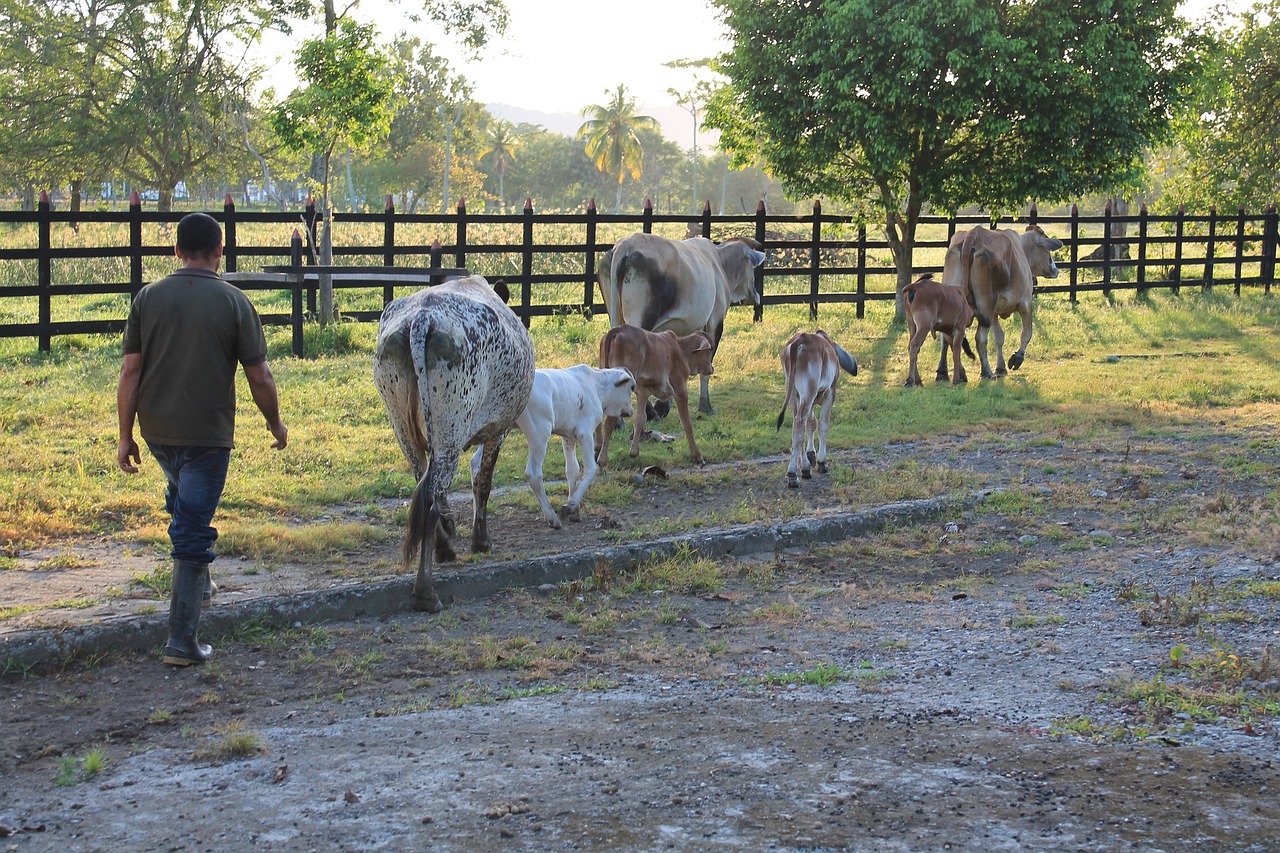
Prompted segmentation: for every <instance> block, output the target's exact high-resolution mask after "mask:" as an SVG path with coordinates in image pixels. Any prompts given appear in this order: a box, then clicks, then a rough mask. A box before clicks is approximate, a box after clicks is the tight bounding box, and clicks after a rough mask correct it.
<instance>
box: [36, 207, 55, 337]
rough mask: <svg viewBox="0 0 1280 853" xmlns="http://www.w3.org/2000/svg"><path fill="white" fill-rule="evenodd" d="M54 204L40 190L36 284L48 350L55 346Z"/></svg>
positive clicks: (41, 323)
mask: <svg viewBox="0 0 1280 853" xmlns="http://www.w3.org/2000/svg"><path fill="white" fill-rule="evenodd" d="M52 214H53V205H52V204H51V203H50V201H49V192H48V190H40V201H39V203H37V205H36V230H37V231H38V232H39V237H38V240H39V249H40V254H39V257H38V259H37V260H36V284H37V285H38V286H39V291H40V298H39V303H40V304H39V314H40V317H39V320H40V323H39V327H40V342H39V345H40V351H41V352H48V351H49V350H50V349H52V348H53V336H52V335H51V334H50V330H49V327H50V324H52V323H53V298H52V291H51V288H52V287H53V216H52Z"/></svg>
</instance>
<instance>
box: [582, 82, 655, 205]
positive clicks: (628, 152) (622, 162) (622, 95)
mask: <svg viewBox="0 0 1280 853" xmlns="http://www.w3.org/2000/svg"><path fill="white" fill-rule="evenodd" d="M635 109H636V99H635V98H631V97H628V96H627V87H626V86H624V85H623V84H621V83H619V84H618V88H617V89H616V90H615V91H614V92H613V93H612V95H611V98H610V100H609V102H608V103H607V104H604V105H600V104H591V105H590V106H588V107H584V108H583V110H582V113H581V115H582V116H583V117H584V118H585V117H586V116H588V115H589V116H590V118H589V119H587V121H585V122H583V123H582V125H581V126H580V127H579V128H578V134H577V137H578V139H580V140H585V141H586V147H585V149H584V150H585V151H586V152H587V156H588V157H590V158H591V162H592V163H594V164H595V167H596V168H597V169H599V170H600V171H601V172H603V173H604V174H606V175H608V176H610V177H611V178H613V179H614V180H615V181H616V183H617V188H616V189H617V196H616V199H615V203H614V210H615V211H619V210H621V209H622V184H623V182H624V181H626V179H627V178H628V176H629V177H630V178H631V179H632V180H639V179H640V176H641V175H643V174H644V147H643V146H642V145H641V144H640V138H639V137H638V136H637V135H636V132H637V131H639V130H641V129H646V130H660V126H659V125H658V121H657V119H655V118H653V117H651V116H642V115H636V112H635Z"/></svg>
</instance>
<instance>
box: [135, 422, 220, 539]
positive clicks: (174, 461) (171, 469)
mask: <svg viewBox="0 0 1280 853" xmlns="http://www.w3.org/2000/svg"><path fill="white" fill-rule="evenodd" d="M147 449H148V450H150V451H151V455H152V456H154V457H155V459H156V462H159V463H160V469H161V470H162V471H164V476H165V479H166V480H168V481H169V487H168V488H167V489H166V490H165V494H164V509H165V512H167V513H169V518H170V521H169V542H170V543H171V544H172V545H173V559H175V560H189V561H190V562H193V563H210V562H213V559H214V557H215V556H216V555H215V554H214V553H213V543H214V541H215V540H216V539H217V538H218V531H217V529H216V528H214V527H213V526H212V525H211V524H210V522H212V521H213V513H214V511H215V510H217V508H218V501H220V500H221V499H222V487H223V486H224V485H225V484H226V482H227V465H228V463H229V462H230V460H231V449H230V448H227V447H179V446H177V445H172V444H152V443H151V442H147Z"/></svg>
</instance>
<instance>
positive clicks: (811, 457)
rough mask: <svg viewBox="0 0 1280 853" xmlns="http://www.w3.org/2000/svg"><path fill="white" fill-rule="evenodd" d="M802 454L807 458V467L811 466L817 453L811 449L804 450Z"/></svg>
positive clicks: (816, 458)
mask: <svg viewBox="0 0 1280 853" xmlns="http://www.w3.org/2000/svg"><path fill="white" fill-rule="evenodd" d="M804 455H805V458H806V459H808V460H809V467H810V468H812V467H813V463H815V462H817V461H818V454H816V453H814V452H813V451H812V450H806V451H805V452H804Z"/></svg>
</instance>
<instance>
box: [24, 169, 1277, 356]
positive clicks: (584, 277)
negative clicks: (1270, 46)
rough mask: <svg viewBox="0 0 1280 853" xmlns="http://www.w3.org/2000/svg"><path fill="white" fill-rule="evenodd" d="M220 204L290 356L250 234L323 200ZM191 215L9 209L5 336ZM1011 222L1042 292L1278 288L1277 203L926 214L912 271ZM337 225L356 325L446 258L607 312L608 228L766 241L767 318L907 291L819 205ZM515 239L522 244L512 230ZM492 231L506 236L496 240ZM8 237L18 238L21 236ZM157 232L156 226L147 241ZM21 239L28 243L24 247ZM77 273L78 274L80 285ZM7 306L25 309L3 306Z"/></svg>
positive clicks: (563, 304) (104, 322)
mask: <svg viewBox="0 0 1280 853" xmlns="http://www.w3.org/2000/svg"><path fill="white" fill-rule="evenodd" d="M210 213H211V215H213V216H214V217H215V218H216V219H218V220H219V221H220V222H221V223H222V225H223V229H224V235H225V237H224V242H225V251H224V268H225V270H226V271H227V272H230V273H241V275H239V276H235V277H234V278H235V279H237V281H236V283H237V285H238V286H240V287H241V288H242V289H244V290H246V291H262V292H266V293H274V294H276V295H277V296H278V297H279V298H281V299H283V298H287V299H288V300H289V304H288V310H283V311H272V310H269V308H270V307H271V306H270V305H267V306H261V305H260V306H259V309H260V313H261V315H262V319H263V321H264V323H267V324H271V325H290V326H293V332H294V341H295V349H296V350H297V351H299V352H300V351H301V343H300V342H301V340H302V332H301V324H302V322H303V318H304V317H306V316H308V315H310V316H314V314H315V309H316V304H315V298H316V293H315V288H314V286H313V285H308V286H306V287H288V286H285V287H282V286H281V284H280V283H279V279H278V277H275V278H273V277H271V276H268V275H265V274H264V275H262V276H257V277H256V276H254V275H252V273H255V272H259V271H262V270H264V269H265V268H266V267H269V266H276V267H278V266H280V265H283V264H288V263H289V262H290V254H291V251H292V249H291V246H290V245H289V241H288V240H287V239H281V240H276V241H274V242H273V244H270V245H267V244H263V245H255V244H253V243H252V242H251V241H250V238H249V236H248V234H249V232H250V231H251V230H252V229H254V228H257V229H259V230H261V228H262V227H263V226H272V227H274V228H275V229H276V230H277V231H281V230H283V229H287V228H289V226H293V227H295V228H298V229H300V233H302V234H306V235H309V236H308V239H307V240H305V241H304V247H309V246H314V245H315V240H314V235H315V230H316V226H317V222H318V214H317V211H316V208H315V207H314V205H308V206H307V207H306V208H305V209H304V210H302V211H295V212H285V213H278V212H258V211H242V210H237V209H236V206H235V204H234V202H233V201H232V200H231V198H230V197H229V196H228V197H227V200H226V203H225V204H224V206H223V209H222V210H212V211H210ZM183 215H185V211H175V212H169V213H160V212H156V211H145V210H143V208H142V204H141V202H140V201H139V199H138V197H137V195H136V194H135V196H134V199H133V201H132V203H131V204H130V206H129V207H128V209H127V210H121V211H84V210H81V211H76V212H72V211H60V210H55V209H54V206H53V205H52V204H50V202H49V200H48V197H47V195H44V194H42V196H41V200H40V203H39V206H38V209H37V210H35V211H27V212H17V211H0V338H4V337H9V338H12V337H33V338H37V339H38V341H39V347H40V349H41V350H45V351H47V350H49V349H50V347H51V342H52V339H53V338H54V337H58V336H68V335H78V334H101V333H119V332H120V331H122V330H123V328H124V322H125V317H124V316H123V315H124V313H125V311H126V310H127V299H125V298H124V295H125V294H128V297H129V298H131V297H132V295H133V294H135V293H137V292H138V290H139V289H140V288H141V287H142V286H143V285H144V284H146V270H147V267H148V265H150V266H151V267H152V269H157V268H158V266H157V265H158V264H161V263H164V262H165V259H168V258H172V254H173V244H172V226H173V225H174V224H175V223H176V222H177V221H178V220H179V219H180V218H181V217H182V216H183ZM1015 221H1016V222H1019V223H1026V222H1034V223H1036V224H1039V225H1040V226H1042V227H1043V228H1044V229H1045V230H1046V231H1047V232H1049V233H1051V234H1053V235H1054V236H1057V237H1059V238H1060V239H1062V241H1063V243H1064V244H1065V246H1064V249H1063V250H1062V252H1061V253H1060V254H1063V255H1065V256H1066V258H1065V259H1064V260H1062V261H1061V262H1060V263H1059V267H1060V268H1061V269H1062V270H1063V275H1060V276H1059V277H1058V278H1057V279H1053V280H1041V281H1040V282H1038V284H1037V293H1038V294H1040V295H1042V296H1043V295H1048V294H1066V295H1067V298H1069V299H1071V300H1072V301H1075V300H1076V299H1077V297H1078V296H1079V294H1081V293H1087V292H1091V291H1100V292H1101V293H1102V294H1104V296H1107V297H1111V296H1112V295H1113V293H1114V292H1115V291H1117V290H1137V291H1139V292H1142V291H1147V290H1150V289H1153V288H1164V289H1168V290H1170V291H1172V292H1174V293H1177V292H1178V291H1179V290H1180V288H1182V287H1186V286H1199V287H1203V288H1210V287H1224V286H1231V287H1232V288H1233V292H1234V293H1235V294H1236V295H1237V296H1238V295H1240V293H1241V288H1242V287H1260V288H1262V289H1263V291H1264V292H1266V293H1268V294H1269V293H1270V291H1271V285H1272V284H1273V282H1274V281H1275V270H1276V249H1277V242H1278V238H1280V227H1278V223H1277V214H1276V211H1275V209H1274V207H1271V206H1269V207H1268V208H1267V210H1266V211H1264V212H1263V213H1260V214H1256V215H1246V213H1245V212H1244V210H1243V209H1241V210H1239V211H1238V212H1236V213H1235V214H1230V215H1225V214H1218V213H1217V212H1216V211H1210V213H1209V214H1207V215H1192V214H1187V213H1186V212H1185V211H1181V210H1180V211H1179V212H1178V213H1177V214H1176V215H1174V216H1154V215H1151V214H1150V213H1149V212H1148V211H1147V210H1146V208H1145V207H1143V208H1142V209H1141V211H1140V212H1139V213H1138V214H1137V215H1136V216H1126V217H1120V216H1116V215H1114V214H1113V213H1112V211H1111V209H1110V207H1108V208H1107V209H1106V210H1105V211H1104V213H1103V214H1102V215H1101V216H1084V215H1081V214H1080V212H1079V210H1078V209H1077V208H1076V207H1075V206H1073V207H1072V209H1071V212H1070V214H1068V215H1063V216H1042V215H1039V214H1038V212H1037V210H1036V209H1035V207H1032V208H1031V210H1030V211H1029V212H1028V214H1027V215H1026V216H1024V217H1019V218H1017V220H1015V219H1014V218H1012V217H1004V218H1001V219H998V220H994V221H993V220H992V219H991V218H990V217H986V216H962V217H950V218H944V217H924V218H922V220H921V223H920V231H919V232H918V237H919V239H917V242H916V254H915V258H916V267H915V272H916V273H917V274H921V273H926V272H934V273H940V272H941V270H942V265H941V258H942V254H943V252H944V251H945V248H946V246H947V244H948V241H949V239H950V237H951V236H952V235H953V234H954V233H955V232H956V231H957V230H960V229H964V228H971V227H976V226H979V225H991V224H999V225H1001V226H1002V227H1009V226H1012V225H1014V223H1015ZM92 223H103V224H104V227H110V228H113V229H115V233H118V234H124V233H127V237H125V238H124V239H120V240H117V241H115V242H114V243H113V244H112V245H92V246H90V245H68V244H70V243H74V242H75V241H72V240H67V239H63V240H61V241H60V242H61V243H62V244H63V245H55V239H54V236H55V234H58V233H62V231H61V230H60V229H64V230H66V231H75V230H77V229H79V228H80V227H82V226H87V225H90V224H92ZM146 226H152V227H151V228H150V229H148V228H147V227H146ZM1122 226H1123V227H1122ZM1019 227H1021V226H1020V225H1019ZM333 229H334V233H335V248H334V257H335V262H338V261H339V259H341V262H343V263H345V264H347V265H349V266H356V267H366V266H367V267H370V275H369V276H367V277H362V276H359V275H358V274H348V275H346V276H343V277H342V280H341V282H335V285H334V287H335V290H338V289H342V290H352V291H371V292H374V293H380V296H381V299H380V300H379V301H378V302H375V304H374V305H372V306H369V305H366V307H365V308H363V309H361V308H359V307H358V306H355V307H353V308H352V309H351V310H345V309H343V308H341V307H340V309H339V310H340V312H341V314H342V316H343V317H345V318H348V319H353V320H359V321H369V320H376V319H377V316H378V314H379V313H380V305H385V304H386V302H388V301H390V299H392V298H393V297H394V295H395V288H394V287H393V286H390V285H389V284H388V282H387V279H386V277H385V276H381V277H380V276H376V275H374V274H373V273H374V270H376V269H378V268H386V267H393V268H394V267H415V268H422V267H428V268H432V269H438V268H441V267H442V266H443V265H444V263H445V262H450V263H451V264H452V266H453V267H456V268H467V269H470V270H471V271H473V272H478V273H481V274H484V275H486V276H489V277H495V276H502V277H504V278H506V279H507V281H508V283H509V284H510V285H511V287H512V291H513V293H517V292H518V294H519V296H518V299H516V300H513V302H514V304H513V305H512V307H513V308H514V310H515V311H516V312H517V313H518V314H519V315H520V316H521V318H522V319H523V320H524V322H525V324H526V325H528V324H529V323H530V321H531V319H532V318H533V317H549V316H556V315H564V314H568V313H582V314H587V315H590V314H594V313H600V312H602V311H603V310H604V305H603V303H602V302H601V301H600V296H599V293H598V291H597V289H596V286H595V270H596V265H597V262H598V261H599V258H600V255H601V254H602V253H603V252H604V251H605V250H606V249H608V248H609V246H611V245H612V243H613V242H614V240H615V239H616V238H615V237H609V236H602V235H604V234H606V233H608V234H618V235H622V234H626V233H631V232H632V231H637V230H641V231H648V232H654V231H657V232H658V233H666V234H667V235H668V236H672V237H685V236H688V235H690V234H701V235H702V236H707V237H712V238H714V239H722V238H723V237H725V236H729V235H733V234H741V235H747V236H753V237H755V239H757V240H759V241H760V242H761V243H762V244H763V245H764V247H765V250H766V252H767V254H768V256H769V260H768V261H767V262H766V263H765V264H764V265H763V266H762V267H761V268H760V269H759V270H757V279H756V286H757V289H758V290H759V291H760V293H761V294H762V301H761V305H759V306H756V308H755V318H756V319H757V320H758V319H760V317H761V316H762V314H763V311H765V310H767V308H768V306H769V305H779V304H807V305H808V306H809V311H810V314H811V316H812V317H814V318H816V317H817V316H818V311H819V308H820V307H821V306H824V305H825V306H829V305H839V304H848V303H852V304H853V306H854V310H855V311H856V315H857V317H859V318H862V317H864V316H865V307H866V304H867V303H868V302H870V301H873V300H887V299H893V298H894V296H895V289H896V288H895V285H896V271H895V270H894V267H893V264H892V260H891V256H890V254H889V247H888V243H887V242H886V241H885V240H884V239H883V237H878V238H877V237H874V236H872V235H871V234H869V232H868V228H867V226H866V225H865V224H864V223H860V222H858V221H856V220H855V219H853V218H851V217H849V216H843V215H832V214H827V213H824V212H823V211H822V207H821V205H820V204H818V203H815V204H814V207H813V212H812V213H811V214H805V215H797V214H787V215H782V214H770V213H768V212H766V210H765V206H764V204H763V202H762V203H761V204H760V205H759V206H758V207H757V209H756V212H755V214H754V215H731V216H715V215H712V213H711V209H710V206H709V205H708V206H707V207H705V208H704V209H703V211H702V214H701V215H700V216H690V215H687V214H686V215H662V214H657V213H655V212H654V211H653V208H652V206H651V205H650V204H647V203H646V205H645V207H644V210H643V211H642V212H641V213H640V214H639V215H634V214H604V213H600V212H598V211H597V210H596V208H595V206H594V204H592V205H590V206H588V208H587V209H586V211H585V212H583V213H575V214H563V213H536V212H535V211H534V209H533V205H532V204H531V203H526V205H525V207H524V209H523V211H521V212H520V213H517V214H505V215H497V216H495V215H488V214H486V215H483V216H476V215H473V214H471V213H470V212H469V211H467V209H466V206H465V203H463V204H459V205H458V207H457V210H456V212H455V213H453V214H402V213H398V212H397V211H396V210H395V208H394V207H393V206H392V204H391V200H390V199H389V198H388V200H387V204H386V207H385V209H384V210H383V212H381V213H337V214H335V215H334V220H333ZM424 229H425V230H430V229H434V230H435V232H436V233H437V234H447V235H448V236H446V237H444V238H443V239H442V238H441V237H436V238H435V239H433V240H432V241H431V242H430V243H427V242H425V241H418V242H414V240H413V237H414V235H415V234H419V233H421V232H422V231H423V230H424ZM548 229H555V232H554V233H555V237H556V238H557V239H555V240H551V239H547V238H546V237H543V238H542V239H539V235H540V234H544V233H545V232H546V231H547V230H548ZM32 230H34V235H32V234H31V233H30V232H31V231H32ZM356 230H359V231H360V233H362V234H364V235H365V236H366V237H367V236H368V234H369V233H371V232H376V233H379V234H380V237H379V238H378V239H373V240H368V241H366V242H364V243H360V242H359V241H356V240H354V239H352V240H351V241H350V242H347V243H346V244H343V243H342V242H340V240H341V238H343V237H344V235H347V234H348V233H354V232H355V231H356ZM517 232H518V234H519V237H518V239H515V238H513V237H510V236H509V235H512V234H515V233H517ZM77 233H78V231H77ZM495 233H496V234H499V235H500V238H501V239H499V240H494V239H493V236H492V235H493V234H495ZM12 235H20V237H14V238H12V239H11V237H12ZM148 235H153V236H151V239H150V240H148V239H146V237H147V236H148ZM579 235H580V236H579ZM485 240H489V242H485ZM24 242H25V243H26V245H21V244H22V243H24ZM11 243H17V244H19V245H10V244H11ZM125 262H127V280H117V281H107V280H104V279H105V278H106V277H107V276H106V275H104V274H102V273H100V272H84V271H80V272H74V271H71V272H62V273H58V272H56V270H59V269H62V268H64V267H65V268H66V269H68V270H73V269H75V264H76V263H93V264H103V263H114V264H115V267H114V269H116V270H117V271H121V272H122V271H123V270H124V268H125ZM314 262H315V258H314V253H313V252H307V251H304V252H303V263H314ZM166 271H167V270H166ZM76 275H79V276H80V278H79V279H74V277H75V276H76ZM152 277H157V276H155V275H153V276H152ZM95 296H97V297H104V296H105V297H111V296H115V297H116V298H117V299H118V300H122V301H120V302H119V305H118V306H114V307H115V309H116V310H115V314H114V315H113V316H109V317H106V318H103V317H101V316H99V317H96V318H89V319H86V316H88V315H91V314H92V313H93V312H91V311H87V310H86V309H84V308H82V307H78V306H82V305H83V304H84V303H85V302H88V301H92V300H88V299H86V297H95ZM24 300H25V301H24ZM98 301H99V302H101V300H98ZM276 301H279V299H277V300H276ZM304 302H305V304H304ZM11 304H13V305H18V304H21V305H24V306H27V307H26V308H25V309H23V310H18V309H14V310H8V309H9V306H10V305H11ZM58 306H63V309H62V311H61V314H62V316H58V317H55V314H57V313H59V312H58V311H57V310H55V309H57V308H58ZM120 306H124V307H120ZM99 313H100V311H99ZM32 315H34V316H32Z"/></svg>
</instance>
